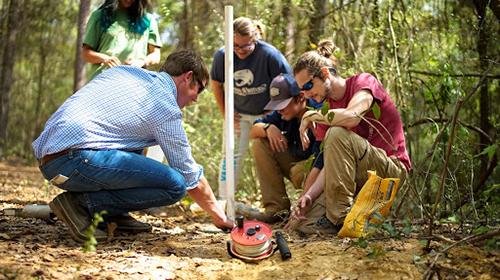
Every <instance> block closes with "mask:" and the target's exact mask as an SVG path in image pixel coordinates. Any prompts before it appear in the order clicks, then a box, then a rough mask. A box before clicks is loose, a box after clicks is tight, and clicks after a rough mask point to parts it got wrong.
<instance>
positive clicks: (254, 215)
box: [246, 210, 289, 224]
mask: <svg viewBox="0 0 500 280" xmlns="http://www.w3.org/2000/svg"><path fill="white" fill-rule="evenodd" d="M288 214H289V213H288V211H285V210H282V211H279V212H264V213H262V212H250V213H248V215H246V218H247V219H249V220H257V221H261V222H264V223H266V224H275V223H279V222H283V221H285V220H286V219H287V218H288Z"/></svg>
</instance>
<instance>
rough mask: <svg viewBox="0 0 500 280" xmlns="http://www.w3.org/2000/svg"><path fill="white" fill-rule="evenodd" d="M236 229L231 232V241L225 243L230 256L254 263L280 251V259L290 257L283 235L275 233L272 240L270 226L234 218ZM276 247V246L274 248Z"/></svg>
mask: <svg viewBox="0 0 500 280" xmlns="http://www.w3.org/2000/svg"><path fill="white" fill-rule="evenodd" d="M236 225H237V226H236V227H234V228H233V229H232V230H231V234H230V236H231V240H230V241H228V242H227V251H228V253H229V255H230V256H232V257H234V258H239V259H241V260H243V261H247V262H256V261H260V260H263V259H265V258H268V257H270V256H272V255H273V254H274V252H276V250H279V251H280V254H281V258H282V259H283V260H287V259H289V258H291V257H292V254H291V252H290V249H289V248H288V244H287V242H286V240H285V238H284V237H283V234H282V233H281V232H279V231H277V232H276V233H275V234H274V235H275V239H276V241H274V240H273V231H272V229H271V226H269V225H268V224H266V223H263V222H259V221H255V220H252V221H244V219H243V216H238V217H236ZM275 245H276V246H275Z"/></svg>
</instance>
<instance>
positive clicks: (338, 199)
mask: <svg viewBox="0 0 500 280" xmlns="http://www.w3.org/2000/svg"><path fill="white" fill-rule="evenodd" d="M324 158H325V165H324V168H325V176H326V178H325V186H324V191H323V193H322V194H321V196H320V197H318V198H317V199H316V200H315V202H314V203H313V206H312V208H311V210H310V211H309V212H308V213H307V214H306V220H305V221H302V222H300V224H299V225H296V226H295V228H297V229H298V230H300V231H303V232H309V231H308V230H307V229H305V228H306V227H309V226H313V225H314V224H315V222H316V221H317V220H318V219H319V218H320V217H321V216H322V215H325V214H326V217H327V218H328V219H329V220H330V221H331V222H332V223H333V224H336V225H341V224H342V223H343V222H344V218H345V216H346V215H347V213H348V212H349V210H350V207H351V206H352V204H353V202H354V198H355V196H356V194H357V193H358V192H359V191H360V190H361V187H363V185H364V183H365V182H366V180H367V179H368V173H367V172H368V170H375V171H376V172H377V175H378V176H380V177H382V178H400V179H401V181H400V186H401V185H402V184H403V182H404V180H405V178H406V169H405V167H404V165H403V164H402V163H401V162H400V161H399V160H398V159H396V158H392V157H388V156H387V154H386V152H385V151H384V150H382V149H379V148H376V147H374V146H372V145H371V144H370V143H369V142H368V141H367V140H366V139H364V138H362V137H361V136H359V135H357V134H356V133H354V132H352V131H350V130H347V129H345V128H343V127H331V128H330V129H329V130H328V131H327V133H326V138H325V140H324Z"/></svg>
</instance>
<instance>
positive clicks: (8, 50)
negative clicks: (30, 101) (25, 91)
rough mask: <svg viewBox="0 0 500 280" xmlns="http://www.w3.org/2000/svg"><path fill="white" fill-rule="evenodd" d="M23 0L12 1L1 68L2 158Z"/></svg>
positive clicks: (0, 126) (0, 137) (0, 153)
mask: <svg viewBox="0 0 500 280" xmlns="http://www.w3.org/2000/svg"><path fill="white" fill-rule="evenodd" d="M22 5H23V0H15V1H10V6H9V8H8V15H7V16H8V19H7V30H6V31H5V33H4V34H5V36H4V38H5V42H4V46H3V47H4V49H3V58H2V65H1V68H0V157H1V156H3V155H4V151H5V145H6V142H7V141H6V140H7V127H8V117H9V103H10V94H11V88H12V83H13V72H14V62H15V55H16V48H17V46H16V43H17V42H16V36H17V33H18V32H19V30H20V27H21V24H20V21H19V18H20V11H21V7H22Z"/></svg>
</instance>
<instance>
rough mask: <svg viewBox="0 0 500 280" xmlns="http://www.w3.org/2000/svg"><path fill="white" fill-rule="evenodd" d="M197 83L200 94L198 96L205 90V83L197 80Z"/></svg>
mask: <svg viewBox="0 0 500 280" xmlns="http://www.w3.org/2000/svg"><path fill="white" fill-rule="evenodd" d="M196 82H197V83H198V93H197V94H200V93H202V92H203V91H204V90H205V85H203V83H202V82H201V81H200V80H198V79H196Z"/></svg>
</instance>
